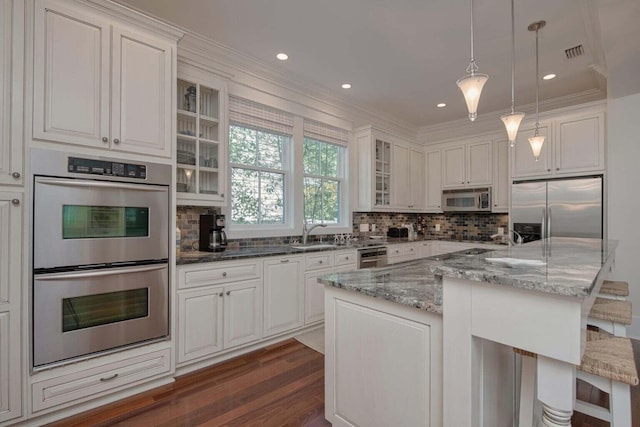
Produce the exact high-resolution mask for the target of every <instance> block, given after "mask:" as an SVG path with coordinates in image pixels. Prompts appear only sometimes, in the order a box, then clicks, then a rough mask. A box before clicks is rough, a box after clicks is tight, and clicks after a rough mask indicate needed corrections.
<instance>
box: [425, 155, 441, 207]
mask: <svg viewBox="0 0 640 427" xmlns="http://www.w3.org/2000/svg"><path fill="white" fill-rule="evenodd" d="M426 157H427V159H426V167H427V205H426V208H427V211H428V212H442V209H441V207H440V204H441V203H442V152H441V151H440V150H431V151H427V152H426Z"/></svg>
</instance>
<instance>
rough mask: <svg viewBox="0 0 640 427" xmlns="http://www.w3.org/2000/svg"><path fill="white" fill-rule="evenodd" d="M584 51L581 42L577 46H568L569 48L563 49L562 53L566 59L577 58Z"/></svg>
mask: <svg viewBox="0 0 640 427" xmlns="http://www.w3.org/2000/svg"><path fill="white" fill-rule="evenodd" d="M583 53H584V47H582V45H581V44H579V45H578V46H574V47H570V48H569V49H565V50H564V54H565V56H566V57H567V59H573V58H577V57H578V56H580V55H582V54H583Z"/></svg>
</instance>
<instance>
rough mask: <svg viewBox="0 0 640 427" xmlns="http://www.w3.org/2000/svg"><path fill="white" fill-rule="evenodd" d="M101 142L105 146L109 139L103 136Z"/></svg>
mask: <svg viewBox="0 0 640 427" xmlns="http://www.w3.org/2000/svg"><path fill="white" fill-rule="evenodd" d="M102 142H104V143H105V144H106V143H107V142H109V138H107V137H106V136H103V137H102Z"/></svg>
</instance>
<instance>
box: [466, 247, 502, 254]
mask: <svg viewBox="0 0 640 427" xmlns="http://www.w3.org/2000/svg"><path fill="white" fill-rule="evenodd" d="M493 250H494V249H487V248H471V249H467V250H464V251H460V252H461V253H462V254H463V255H480V254H483V253H485V252H491V251H493Z"/></svg>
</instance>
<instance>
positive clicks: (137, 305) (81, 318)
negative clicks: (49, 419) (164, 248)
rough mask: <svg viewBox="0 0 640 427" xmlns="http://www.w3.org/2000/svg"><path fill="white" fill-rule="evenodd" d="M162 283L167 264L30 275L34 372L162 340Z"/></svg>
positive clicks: (165, 318)
mask: <svg viewBox="0 0 640 427" xmlns="http://www.w3.org/2000/svg"><path fill="white" fill-rule="evenodd" d="M168 279H169V274H168V265H167V264H152V265H142V266H134V267H126V268H110V269H103V270H92V271H82V272H75V271H74V272H67V273H52V274H40V275H35V276H34V286H33V367H34V370H38V368H41V367H44V366H46V365H50V364H53V363H59V362H64V361H67V360H70V359H75V358H78V357H82V356H87V355H90V354H92V353H97V352H101V351H105V350H110V349H113V348H117V347H122V346H126V345H130V344H135V343H140V342H145V341H149V340H154V339H163V338H165V337H167V336H168V334H169V300H168V298H169V285H168Z"/></svg>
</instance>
